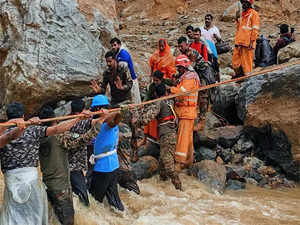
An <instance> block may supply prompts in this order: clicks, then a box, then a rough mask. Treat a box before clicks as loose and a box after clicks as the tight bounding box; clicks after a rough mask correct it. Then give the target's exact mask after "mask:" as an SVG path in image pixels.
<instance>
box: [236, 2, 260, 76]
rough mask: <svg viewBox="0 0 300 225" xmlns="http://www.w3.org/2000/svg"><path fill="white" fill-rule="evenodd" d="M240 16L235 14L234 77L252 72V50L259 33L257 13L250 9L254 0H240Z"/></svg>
mask: <svg viewBox="0 0 300 225" xmlns="http://www.w3.org/2000/svg"><path fill="white" fill-rule="evenodd" d="M241 3H242V8H243V12H242V16H241V17H240V18H239V17H238V15H239V14H237V16H236V34H235V42H234V44H235V48H234V51H233V56H232V68H233V69H234V71H235V77H240V76H243V75H246V74H248V73H250V72H252V69H253V58H254V50H255V48H256V39H257V36H258V33H259V15H258V13H257V12H256V11H255V10H254V9H252V4H253V3H254V0H241Z"/></svg>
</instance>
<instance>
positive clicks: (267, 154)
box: [246, 125, 300, 181]
mask: <svg viewBox="0 0 300 225" xmlns="http://www.w3.org/2000/svg"><path fill="white" fill-rule="evenodd" d="M246 133H247V135H248V136H249V137H251V139H252V141H253V142H254V144H255V151H254V155H255V156H257V157H258V158H260V159H262V160H263V161H265V162H266V163H267V164H268V165H271V166H273V167H274V168H276V167H280V168H281V170H282V171H283V172H284V173H285V174H286V175H287V176H288V178H289V179H293V180H295V181H299V180H300V176H299V175H300V163H299V162H297V161H295V160H294V159H293V154H292V152H291V144H290V142H289V140H288V138H287V136H286V135H285V133H284V132H283V131H282V130H278V129H272V127H271V126H270V125H268V126H265V127H262V128H254V127H249V128H247V129H246Z"/></svg>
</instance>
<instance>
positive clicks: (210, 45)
mask: <svg viewBox="0 0 300 225" xmlns="http://www.w3.org/2000/svg"><path fill="white" fill-rule="evenodd" d="M206 42H207V43H208V45H209V48H210V50H211V51H212V54H213V55H214V56H215V57H216V58H218V52H217V48H216V45H215V43H213V42H212V41H210V40H206Z"/></svg>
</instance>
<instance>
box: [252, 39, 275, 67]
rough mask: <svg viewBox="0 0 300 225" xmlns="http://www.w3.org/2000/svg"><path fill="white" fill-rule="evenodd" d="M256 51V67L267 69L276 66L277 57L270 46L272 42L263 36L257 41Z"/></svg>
mask: <svg viewBox="0 0 300 225" xmlns="http://www.w3.org/2000/svg"><path fill="white" fill-rule="evenodd" d="M256 43H257V44H256V49H255V60H254V62H255V66H256V67H258V66H260V67H266V66H271V65H273V64H275V57H274V53H273V49H272V47H271V45H270V40H267V39H266V38H264V36H263V35H261V36H260V38H259V39H257V41H256Z"/></svg>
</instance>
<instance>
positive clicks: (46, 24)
mask: <svg viewBox="0 0 300 225" xmlns="http://www.w3.org/2000/svg"><path fill="white" fill-rule="evenodd" d="M0 4H1V5H0V7H1V16H0V23H1V24H2V29H3V32H4V33H5V34H6V35H7V37H8V39H7V43H8V45H9V46H8V47H7V48H6V49H4V51H1V52H0V63H1V65H0V99H1V100H0V104H2V105H5V104H7V103H9V102H12V101H20V102H22V103H24V104H25V106H26V112H27V113H28V114H32V113H33V112H34V111H36V110H37V109H38V108H39V107H40V106H41V105H42V104H44V103H46V102H52V101H57V100H60V99H66V98H69V97H73V96H86V95H87V94H89V93H90V92H91V88H90V87H89V85H90V81H91V80H92V79H95V78H97V77H98V75H99V74H101V73H102V72H103V68H104V63H103V61H100V60H99V59H101V58H103V55H104V47H103V46H102V45H101V44H100V43H99V41H98V37H96V36H95V35H93V34H92V32H90V29H89V24H88V23H87V21H86V18H85V17H84V16H83V15H82V14H81V13H80V11H79V10H78V4H77V3H76V2H75V1H74V0H64V1H50V0H43V1H42V0H33V1H29V0H22V1H19V0H18V1H2V0H1V1H0Z"/></svg>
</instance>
